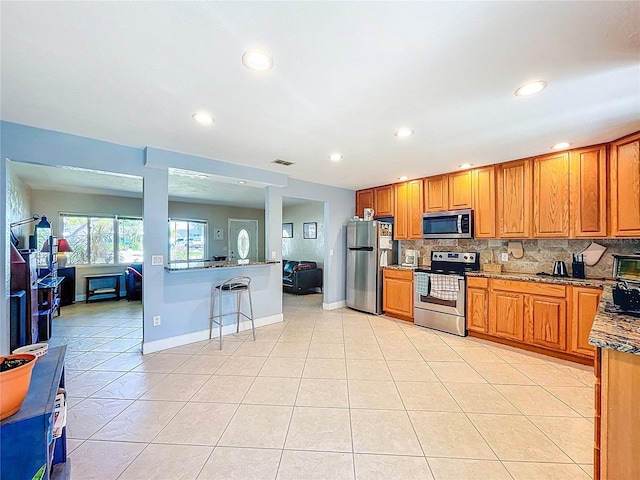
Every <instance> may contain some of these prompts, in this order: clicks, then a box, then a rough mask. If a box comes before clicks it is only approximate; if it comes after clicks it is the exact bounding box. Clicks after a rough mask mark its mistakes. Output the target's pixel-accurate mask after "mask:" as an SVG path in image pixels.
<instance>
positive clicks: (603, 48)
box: [0, 1, 640, 189]
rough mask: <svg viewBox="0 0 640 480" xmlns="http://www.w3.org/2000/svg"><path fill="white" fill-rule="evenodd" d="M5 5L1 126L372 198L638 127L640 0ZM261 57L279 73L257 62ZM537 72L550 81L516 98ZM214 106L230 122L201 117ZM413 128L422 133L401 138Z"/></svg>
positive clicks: (214, 111) (216, 113)
mask: <svg viewBox="0 0 640 480" xmlns="http://www.w3.org/2000/svg"><path fill="white" fill-rule="evenodd" d="M0 9H1V12H0V13H1V41H2V44H1V54H2V55H1V57H2V59H1V67H2V70H1V77H0V80H1V85H2V92H1V101H2V103H1V117H2V119H3V120H7V121H11V122H16V123H21V124H26V125H33V126H36V127H41V128H46V129H52V130H57V131H61V132H67V133H73V134H77V135H82V136H87V137H92V138H97V139H102V140H107V141H110V142H115V143H119V144H123V145H130V146H135V147H144V146H154V147H159V148H164V149H168V150H173V151H177V152H184V153H189V154H193V155H200V156H204V157H208V158H214V159H218V160H223V161H227V162H233V163H238V164H243V165H248V166H253V167H258V168H263V169H268V170H273V171H278V172H283V173H287V174H288V175H290V176H291V177H294V178H299V179H304V180H309V181H313V182H318V183H324V184H330V185H336V186H341V187H346V188H352V189H357V188H362V187H366V186H372V185H380V184H385V183H391V182H394V181H396V180H397V177H398V176H400V175H407V176H409V177H410V178H411V177H421V176H426V175H431V174H436V173H441V172H447V171H452V170H454V169H455V168H456V167H457V166H458V165H459V164H461V163H464V162H470V163H473V164H475V165H482V164H489V163H496V162H500V161H505V160H510V159H516V158H522V157H526V156H530V155H536V154H541V153H545V152H547V151H549V147H550V146H551V145H553V144H555V143H557V142H560V141H568V142H571V144H572V146H583V145H589V144H594V143H599V142H605V141H610V140H612V139H615V138H617V137H620V136H623V135H625V134H628V133H631V132H633V131H635V130H640V66H639V64H640V31H639V30H640V21H639V19H640V2H610V1H605V2H593V1H586V2H581V1H576V2H483V1H478V2H10V1H2V2H0ZM256 47H257V48H263V49H266V50H268V51H269V52H270V53H271V54H272V55H273V58H274V67H273V69H272V70H271V71H269V72H266V73H256V72H252V71H249V70H247V69H246V68H245V67H244V66H243V65H242V63H241V57H242V54H243V52H245V51H246V50H248V49H250V48H256ZM536 79H544V80H546V81H547V82H548V83H549V85H548V88H547V89H546V90H544V91H543V92H542V93H540V94H538V95H536V96H534V97H530V98H516V97H515V96H514V95H513V92H514V91H515V90H516V88H517V87H519V86H520V85H522V84H523V83H525V82H527V81H529V80H536ZM199 110H207V111H209V112H211V113H212V114H213V116H214V117H215V125H214V126H210V127H205V126H201V125H198V124H196V123H195V122H194V121H193V120H192V118H191V115H192V114H193V113H194V112H196V111H199ZM401 126H408V127H409V128H412V129H414V130H415V135H414V136H412V137H410V138H407V139H398V138H396V137H394V135H393V132H394V131H395V130H396V129H397V128H399V127H401ZM334 151H338V152H341V153H342V154H343V155H344V160H343V161H341V162H340V163H332V162H330V161H329V160H328V158H327V157H328V155H329V154H330V153H332V152H334ZM276 158H281V159H284V160H288V161H292V162H295V165H293V166H291V167H282V166H278V165H274V164H272V163H270V162H271V161H273V160H274V159H276Z"/></svg>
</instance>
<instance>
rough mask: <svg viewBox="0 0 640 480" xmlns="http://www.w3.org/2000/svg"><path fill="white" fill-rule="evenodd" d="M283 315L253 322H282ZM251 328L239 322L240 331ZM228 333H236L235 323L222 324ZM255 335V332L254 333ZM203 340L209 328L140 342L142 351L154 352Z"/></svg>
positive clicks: (249, 323) (215, 330)
mask: <svg viewBox="0 0 640 480" xmlns="http://www.w3.org/2000/svg"><path fill="white" fill-rule="evenodd" d="M283 320H284V316H283V315H282V314H281V313H278V314H276V315H269V316H267V317H261V318H256V319H255V320H254V323H255V325H256V328H258V327H264V326H265V325H271V324H272V323H278V322H282V321H283ZM249 329H251V321H250V320H244V321H242V322H240V331H241V332H242V331H244V330H249ZM230 333H236V324H235V323H233V324H229V325H223V326H222V335H223V336H224V335H228V334H230ZM256 335H257V334H256ZM212 336H213V338H218V329H217V328H216V327H215V326H214V329H213V335H212ZM203 340H209V329H206V330H200V331H197V332H192V333H186V334H184V335H177V336H175V337H169V338H163V339H162V340H154V341H153V342H144V341H143V342H142V353H143V354H147V353H154V352H159V351H160V350H166V349H167V348H173V347H181V346H182V345H188V344H189V343H195V342H201V341H203Z"/></svg>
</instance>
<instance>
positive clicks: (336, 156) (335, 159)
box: [329, 153, 342, 162]
mask: <svg viewBox="0 0 640 480" xmlns="http://www.w3.org/2000/svg"><path fill="white" fill-rule="evenodd" d="M329 160H331V161H332V162H339V161H340V160H342V155H340V154H339V153H332V154H331V155H329Z"/></svg>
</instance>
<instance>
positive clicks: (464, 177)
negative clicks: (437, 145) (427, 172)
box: [423, 170, 473, 212]
mask: <svg viewBox="0 0 640 480" xmlns="http://www.w3.org/2000/svg"><path fill="white" fill-rule="evenodd" d="M471 181H472V173H471V170H465V171H463V172H456V173H449V174H447V175H437V176H435V177H427V178H425V179H424V187H423V188H424V211H425V212H442V211H444V210H459V209H462V208H471V205H472V202H473V193H472V191H471Z"/></svg>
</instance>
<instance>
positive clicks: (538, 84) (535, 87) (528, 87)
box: [516, 80, 547, 97]
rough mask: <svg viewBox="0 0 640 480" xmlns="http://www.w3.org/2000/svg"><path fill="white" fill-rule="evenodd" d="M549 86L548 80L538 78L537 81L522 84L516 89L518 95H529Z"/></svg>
mask: <svg viewBox="0 0 640 480" xmlns="http://www.w3.org/2000/svg"><path fill="white" fill-rule="evenodd" d="M545 88H547V82H545V81H544V80H536V81H535V82H529V83H525V84H524V85H522V86H521V87H520V88H519V89H517V90H516V97H527V96H529V95H535V94H536V93H538V92H541V91H542V90H544V89H545Z"/></svg>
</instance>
